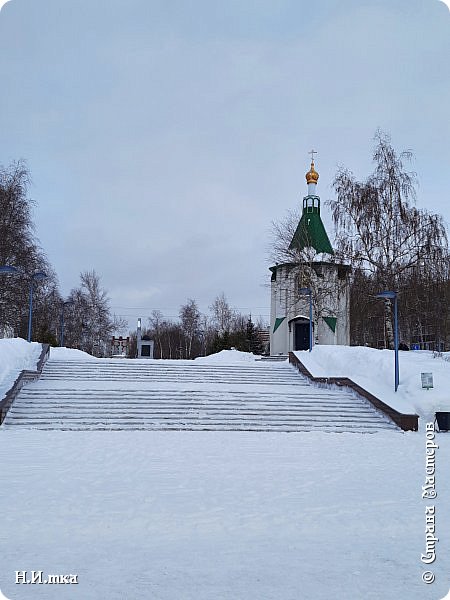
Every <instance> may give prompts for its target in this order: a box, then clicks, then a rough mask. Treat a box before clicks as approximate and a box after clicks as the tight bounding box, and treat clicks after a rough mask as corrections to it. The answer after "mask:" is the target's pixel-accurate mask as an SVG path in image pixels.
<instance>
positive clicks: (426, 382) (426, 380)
mask: <svg viewBox="0 0 450 600" xmlns="http://www.w3.org/2000/svg"><path fill="white" fill-rule="evenodd" d="M420 378H421V379H422V389H425V390H429V389H430V388H432V387H433V373H421V374H420Z"/></svg>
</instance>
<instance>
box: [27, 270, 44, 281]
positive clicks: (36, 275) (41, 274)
mask: <svg viewBox="0 0 450 600" xmlns="http://www.w3.org/2000/svg"><path fill="white" fill-rule="evenodd" d="M46 277H47V273H44V272H43V271H38V272H37V273H33V275H32V276H31V279H33V280H38V279H46Z"/></svg>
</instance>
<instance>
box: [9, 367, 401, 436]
mask: <svg viewBox="0 0 450 600" xmlns="http://www.w3.org/2000/svg"><path fill="white" fill-rule="evenodd" d="M3 427H5V428H8V429H13V428H14V429H17V428H28V429H58V430H140V429H142V430H227V431H228V430H239V431H286V432H288V431H313V430H323V431H332V432H343V431H347V432H375V431H378V430H381V429H392V430H398V428H397V426H396V425H395V424H394V423H393V422H392V421H390V419H388V417H386V416H385V415H384V414H383V413H381V412H378V411H377V410H375V409H374V408H373V407H372V405H371V404H369V403H368V402H367V401H365V400H362V399H360V398H357V397H356V396H354V395H352V394H351V393H348V392H345V391H343V390H334V389H326V388H320V387H317V386H315V385H314V384H311V383H309V381H308V380H306V379H305V378H304V377H303V376H302V375H300V374H299V373H298V371H296V370H295V369H294V368H293V367H291V366H290V365H289V364H288V363H287V362H269V361H254V362H248V363H239V364H233V365H224V364H220V363H218V364H208V365H207V364H205V363H203V362H201V361H169V360H161V361H156V360H155V361H151V360H148V361H145V360H139V361H138V360H108V359H97V360H88V361H80V362H76V361H70V362H69V361H67V362H63V361H57V360H52V359H50V360H49V361H48V362H47V364H46V366H45V367H44V370H43V373H42V377H41V379H40V380H38V381H36V382H35V383H33V384H30V385H28V386H26V387H24V388H23V389H22V390H21V392H20V394H19V396H18V397H17V399H16V401H15V402H14V404H13V406H12V408H11V410H10V411H9V413H8V415H7V417H6V420H5V422H4V425H3Z"/></svg>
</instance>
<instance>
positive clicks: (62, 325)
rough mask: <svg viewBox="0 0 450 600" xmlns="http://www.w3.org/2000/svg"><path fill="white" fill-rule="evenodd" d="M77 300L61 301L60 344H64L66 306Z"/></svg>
mask: <svg viewBox="0 0 450 600" xmlns="http://www.w3.org/2000/svg"><path fill="white" fill-rule="evenodd" d="M74 304H75V302H74V301H73V300H66V301H65V302H62V303H61V328H60V329H61V331H60V334H59V345H60V346H61V347H62V346H64V309H65V308H66V306H73V305H74Z"/></svg>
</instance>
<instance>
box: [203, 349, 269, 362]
mask: <svg viewBox="0 0 450 600" xmlns="http://www.w3.org/2000/svg"><path fill="white" fill-rule="evenodd" d="M257 358H259V357H257V356H255V355H254V354H252V353H251V352H240V351H239V350H221V351H220V352H217V353H216V354H210V355H209V356H199V357H198V358H196V359H195V360H196V361H200V362H203V363H206V364H207V365H208V364H217V363H222V364H235V363H242V362H253V361H254V360H256V359H257Z"/></svg>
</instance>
